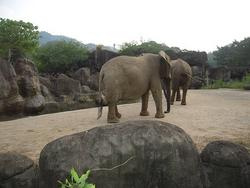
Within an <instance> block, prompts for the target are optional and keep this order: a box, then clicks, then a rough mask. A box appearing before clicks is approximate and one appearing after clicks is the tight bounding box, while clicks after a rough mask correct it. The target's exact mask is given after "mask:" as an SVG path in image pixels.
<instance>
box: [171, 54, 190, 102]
mask: <svg viewBox="0 0 250 188" xmlns="http://www.w3.org/2000/svg"><path fill="white" fill-rule="evenodd" d="M170 63H171V75H172V96H171V105H173V104H174V99H175V94H176V92H177V96H176V101H181V104H182V105H186V104H187V103H186V95H187V90H188V88H189V86H190V84H191V80H192V70H191V67H190V65H189V64H188V63H187V62H186V61H184V60H182V59H177V60H172V61H171V62H170ZM180 88H182V90H183V93H182V99H181V94H180Z"/></svg>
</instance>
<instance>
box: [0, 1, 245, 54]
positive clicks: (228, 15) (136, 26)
mask: <svg viewBox="0 0 250 188" xmlns="http://www.w3.org/2000/svg"><path fill="white" fill-rule="evenodd" d="M0 17H1V18H10V19H15V20H23V21H26V22H28V21H29V22H31V23H33V24H34V25H37V26H38V27H39V30H40V31H47V32H49V33H52V34H56V35H65V36H69V37H72V38H75V39H77V40H79V41H81V42H83V43H90V42H92V43H96V44H104V45H109V46H113V44H114V43H115V44H116V45H117V46H118V45H120V44H122V43H124V42H130V41H140V40H144V41H148V40H154V41H156V42H158V43H165V44H166V45H168V46H177V47H180V48H181V49H188V50H199V51H203V50H204V51H207V52H210V51H213V50H216V49H217V46H224V45H226V44H229V43H231V42H232V41H234V40H242V39H244V38H246V37H250V1H249V0H0Z"/></svg>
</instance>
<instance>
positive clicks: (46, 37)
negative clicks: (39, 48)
mask: <svg viewBox="0 0 250 188" xmlns="http://www.w3.org/2000/svg"><path fill="white" fill-rule="evenodd" d="M61 40H64V41H77V40H76V39H73V38H70V37H67V36H63V35H52V34H50V33H48V32H46V31H41V32H39V43H40V45H44V44H46V43H47V42H50V41H61ZM77 42H79V41H77ZM80 43H81V42H80ZM84 45H85V46H86V48H88V50H89V51H94V50H95V49H96V46H97V45H96V44H93V43H88V44H84ZM102 49H105V50H109V51H114V52H118V50H117V49H114V48H113V47H110V46H103V47H102Z"/></svg>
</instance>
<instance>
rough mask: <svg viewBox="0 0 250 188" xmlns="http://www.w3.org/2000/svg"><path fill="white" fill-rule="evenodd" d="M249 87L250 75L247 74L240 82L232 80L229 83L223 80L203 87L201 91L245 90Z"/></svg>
mask: <svg viewBox="0 0 250 188" xmlns="http://www.w3.org/2000/svg"><path fill="white" fill-rule="evenodd" d="M249 86H250V74H247V75H246V76H245V77H244V78H243V79H242V80H241V81H239V80H232V81H230V82H224V81H223V80H215V81H214V82H213V83H212V84H209V85H208V86H204V87H203V89H219V88H230V89H247V88H248V87H249Z"/></svg>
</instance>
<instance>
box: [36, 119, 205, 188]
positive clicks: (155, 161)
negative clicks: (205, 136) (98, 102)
mask: <svg viewBox="0 0 250 188" xmlns="http://www.w3.org/2000/svg"><path fill="white" fill-rule="evenodd" d="M125 161H126V162H125ZM121 164H122V165H121ZM119 165H120V166H119ZM39 167H40V175H41V176H40V178H41V179H42V181H43V182H44V187H50V188H56V187H58V183H57V181H58V180H61V181H64V180H65V178H66V177H68V175H69V172H70V169H71V168H72V167H74V168H75V169H76V170H77V171H78V172H79V173H83V172H86V170H87V169H91V176H90V178H89V179H88V181H89V182H91V183H94V184H95V185H96V187H98V188H128V187H129V188H145V187H149V188H156V187H171V188H177V187H178V188H182V187H183V188H200V187H203V185H202V180H201V179H202V173H201V163H200V158H199V154H198V152H197V149H196V147H195V146H194V143H193V141H192V140H191V138H190V137H189V136H188V135H187V134H186V133H185V132H184V131H183V130H182V129H180V128H178V127H177V126H175V125H171V124H168V123H164V122H160V121H130V122H125V123H121V124H115V125H107V126H103V127H96V128H93V129H91V130H89V131H85V132H81V133H77V134H73V135H69V136H65V137H62V138H59V139H57V140H55V141H53V142H51V143H49V144H47V145H46V146H45V147H44V148H43V150H42V152H41V155H40V160H39ZM107 168H108V169H109V170H107Z"/></svg>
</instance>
